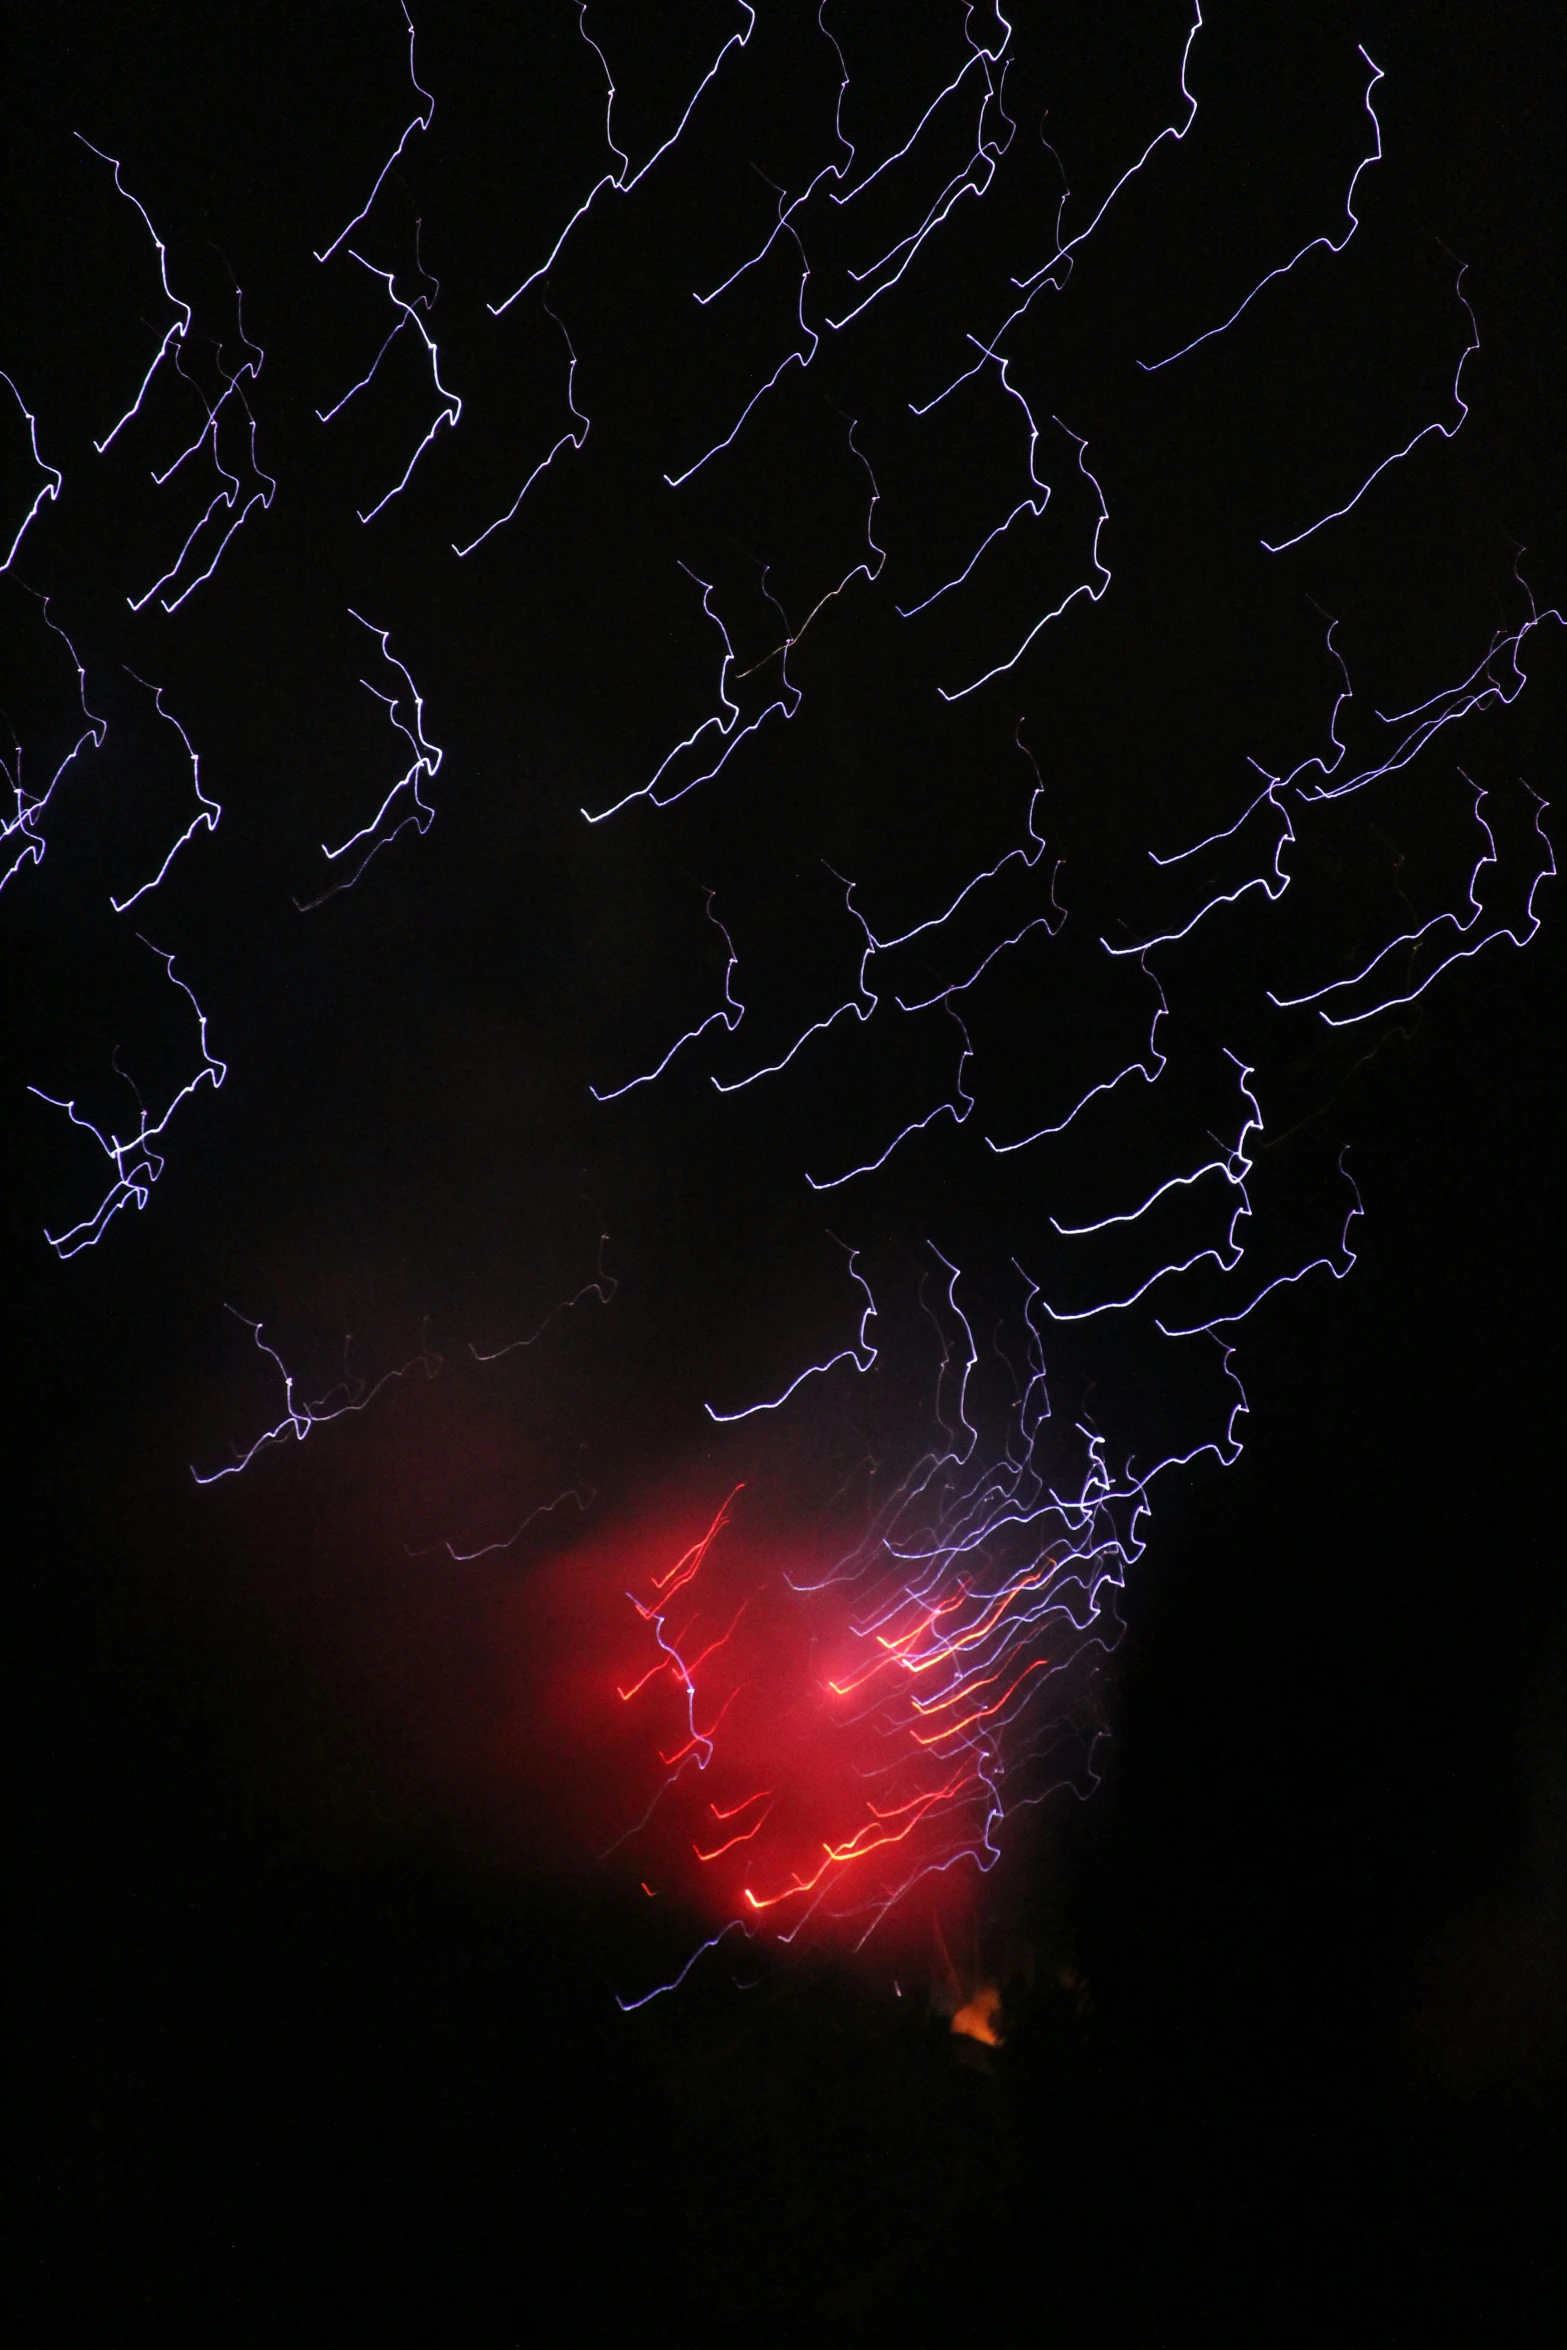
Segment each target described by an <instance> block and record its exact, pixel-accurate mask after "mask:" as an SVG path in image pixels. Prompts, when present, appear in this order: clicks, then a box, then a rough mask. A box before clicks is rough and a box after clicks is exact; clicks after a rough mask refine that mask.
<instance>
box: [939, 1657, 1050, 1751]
mask: <svg viewBox="0 0 1567 2350" xmlns="http://www.w3.org/2000/svg"><path fill="white" fill-rule="evenodd" d="M1049 1662H1050V1659H1049V1658H1048V1657H1044V1656H1041V1657H1036V1658H1035V1660H1034V1662H1033V1663H1032V1664H1031V1665H1025V1666H1024V1667H1023V1670H1022V1671H1021V1672H1020V1673H1019V1675H1018V1677H1017V1679H1016V1680H1015V1681H1014V1682H1013V1684H1012V1688H1011V1689H1008V1690H1006V1691H1004V1692H1003V1694H1002V1695H1001V1696H1000V1697H998V1698H997V1699H996V1702H995V1704H994V1705H982V1706H980V1707H979V1708H978V1709H977V1710H976V1711H975V1712H974V1713H971V1714H965V1715H964V1717H963V1719H962V1721H961V1722H949V1723H948V1724H947V1727H946V1728H945V1729H944V1730H937V1731H935V1732H934V1734H933V1735H932V1736H931V1737H929V1738H922V1737H921V1736H920V1733H919V1732H918V1730H916V1731H915V1732H914V1742H915V1744H916V1745H917V1746H939V1745H940V1743H941V1741H942V1739H943V1738H955V1737H956V1736H957V1734H958V1732H959V1731H960V1730H967V1729H970V1728H971V1727H972V1726H973V1724H974V1723H975V1722H988V1721H989V1719H990V1717H991V1715H992V1714H998V1713H1000V1711H1001V1708H1002V1707H1003V1706H1004V1705H1005V1704H1006V1702H1007V1700H1008V1698H1010V1697H1011V1695H1012V1693H1013V1690H1017V1689H1021V1688H1022V1686H1023V1683H1024V1682H1025V1681H1026V1680H1027V1679H1028V1677H1029V1675H1030V1674H1031V1673H1042V1672H1043V1671H1044V1669H1045V1667H1046V1665H1047V1664H1048V1663H1049ZM991 1679H992V1680H994V1679H995V1675H994V1674H992V1675H991ZM978 1686H979V1687H980V1688H981V1689H983V1688H984V1686H985V1684H984V1682H983V1681H981V1682H980V1683H979V1684H978ZM959 1694H960V1695H967V1694H968V1692H967V1691H960V1692H959Z"/></svg>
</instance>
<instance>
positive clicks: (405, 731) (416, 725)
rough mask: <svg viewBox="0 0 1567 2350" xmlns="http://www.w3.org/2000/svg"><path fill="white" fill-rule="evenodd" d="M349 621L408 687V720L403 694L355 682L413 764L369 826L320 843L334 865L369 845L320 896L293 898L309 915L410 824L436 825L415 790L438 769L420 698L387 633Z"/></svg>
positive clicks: (355, 616)
mask: <svg viewBox="0 0 1567 2350" xmlns="http://www.w3.org/2000/svg"><path fill="white" fill-rule="evenodd" d="M348 617H349V618H350V620H357V621H358V623H359V625H360V627H361V628H365V629H368V630H369V632H370V634H371V635H372V636H373V637H374V638H375V639H376V641H377V643H378V644H379V645H380V648H381V658H382V660H383V661H385V663H386V664H387V667H388V668H390V669H395V670H396V671H397V672H398V674H399V676H400V677H401V678H402V680H403V683H404V685H405V686H406V687H407V689H408V700H409V703H410V705H411V710H412V718H411V721H410V719H408V718H403V717H400V716H399V715H398V712H399V708H400V706H401V703H402V696H401V694H397V693H391V694H388V693H383V692H382V690H381V688H380V687H379V686H377V685H372V684H371V683H370V680H369V678H368V677H362V678H361V679H360V680H359V682H360V684H361V685H362V686H363V687H364V689H365V692H366V693H367V694H373V695H374V696H375V699H376V700H377V701H378V702H382V703H384V704H385V706H386V714H387V717H388V718H389V720H390V721H391V723H392V725H393V727H394V728H395V729H396V731H397V732H398V733H399V734H400V735H403V736H405V737H406V739H407V741H408V743H409V744H410V746H411V747H412V749H413V752H414V762H413V765H412V766H411V767H410V768H409V769H408V772H407V773H406V774H405V775H402V776H400V777H399V778H398V780H397V782H396V783H394V784H393V786H392V788H391V790H390V791H389V792H388V793H387V795H386V797H385V799H384V800H383V801H382V802H381V805H380V807H379V808H377V810H376V812H375V814H374V815H373V816H372V817H371V819H370V821H369V823H368V824H362V825H361V826H360V827H359V830H358V831H357V832H353V833H350V834H349V836H348V838H347V840H345V841H340V842H339V843H338V845H337V847H336V848H331V847H329V846H328V844H327V843H326V842H325V841H323V842H322V843H321V854H322V856H323V857H325V858H326V860H327V862H328V864H331V865H335V864H337V863H338V862H339V860H340V859H341V858H344V857H347V856H351V855H352V853H353V852H354V850H356V849H359V848H364V844H365V843H366V842H368V843H369V846H368V848H364V854H363V855H362V856H361V857H360V859H359V861H358V863H357V864H356V865H355V866H354V868H353V870H352V872H350V873H349V874H347V875H346V877H345V878H344V879H343V880H342V881H334V882H333V883H332V885H331V887H330V888H329V889H324V890H323V891H322V892H321V894H320V896H319V897H314V898H309V899H306V900H301V899H299V898H296V899H295V900H294V904H295V906H296V907H297V908H298V910H299V912H300V913H301V914H313V913H314V912H315V911H316V909H317V907H319V906H324V905H325V904H326V903H327V901H328V899H329V898H335V897H337V896H339V895H340V894H341V893H342V892H343V891H344V890H345V889H352V888H353V887H354V885H355V883H356V882H357V881H358V880H359V879H360V878H361V876H362V875H363V873H364V871H365V868H366V867H367V866H368V865H369V863H370V861H371V859H372V858H373V857H376V856H379V854H380V852H381V851H382V849H388V848H390V847H391V845H392V843H393V841H394V840H396V839H397V838H398V836H399V835H400V834H401V833H404V832H406V831H407V829H408V827H409V825H410V824H412V825H414V826H415V827H416V828H417V830H418V831H419V833H420V834H421V835H423V834H424V833H426V832H428V831H429V829H430V827H431V825H432V824H433V823H434V822H435V810H434V809H433V808H432V807H431V806H430V804H429V802H428V800H426V799H425V798H424V796H423V794H422V793H421V791H420V788H419V785H420V778H421V777H423V778H425V779H426V780H427V781H433V779H434V778H435V776H436V775H437V774H438V773H439V771H440V765H441V752H440V748H439V746H438V745H437V744H435V743H432V742H430V741H429V740H428V739H427V737H426V735H425V731H424V696H423V695H422V694H421V693H420V691H419V689H418V687H417V686H416V685H415V684H414V681H413V678H412V677H411V675H410V674H409V672H408V670H407V668H406V667H405V666H404V664H403V663H402V662H401V661H399V660H398V659H397V658H396V656H395V655H394V654H392V653H390V652H389V651H388V650H387V643H388V640H389V638H390V636H391V633H392V632H391V630H390V629H389V628H377V627H376V625H375V623H374V621H373V620H366V619H365V618H364V616H363V614H362V613H359V612H356V611H354V609H353V607H352V606H350V607H349V613H348ZM404 794H406V795H407V799H408V802H409V806H408V812H407V814H406V815H403V816H399V817H398V819H397V822H396V823H395V824H394V825H393V826H392V828H391V830H390V831H387V830H385V829H384V826H385V824H386V819H387V817H388V815H389V814H390V813H391V810H392V809H393V807H394V806H395V805H396V804H397V803H398V801H399V800H400V799H402V797H403V796H404Z"/></svg>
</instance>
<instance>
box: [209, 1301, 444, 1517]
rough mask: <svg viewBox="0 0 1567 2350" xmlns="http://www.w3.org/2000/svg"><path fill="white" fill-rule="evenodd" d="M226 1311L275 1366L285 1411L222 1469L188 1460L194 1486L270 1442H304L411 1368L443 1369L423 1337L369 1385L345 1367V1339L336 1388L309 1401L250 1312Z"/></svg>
mask: <svg viewBox="0 0 1567 2350" xmlns="http://www.w3.org/2000/svg"><path fill="white" fill-rule="evenodd" d="M225 1311H226V1312H228V1313H230V1314H232V1315H233V1316H234V1319H235V1321H236V1322H239V1323H242V1324H243V1326H244V1327H245V1329H247V1330H248V1331H249V1332H250V1335H251V1338H252V1340H253V1342H254V1344H255V1346H256V1348H257V1350H258V1352H259V1353H261V1354H264V1355H265V1356H266V1357H267V1360H268V1361H269V1362H270V1363H272V1364H273V1366H274V1367H275V1369H276V1371H277V1375H278V1377H279V1379H280V1380H281V1382H282V1386H283V1416H282V1418H281V1419H280V1420H278V1421H277V1422H276V1423H275V1424H274V1425H273V1426H272V1427H270V1428H264V1429H263V1430H262V1432H261V1434H260V1435H259V1436H257V1437H254V1438H252V1440H251V1442H250V1443H249V1444H248V1445H246V1446H244V1447H243V1449H241V1447H240V1446H238V1445H235V1446H233V1447H232V1450H233V1453H234V1458H233V1459H232V1460H231V1461H227V1462H225V1463H224V1465H223V1467H222V1468H219V1469H205V1470H203V1469H198V1468H196V1467H195V1465H194V1464H192V1466H191V1472H190V1473H191V1475H192V1477H193V1478H194V1479H195V1481H196V1483H197V1484H198V1485H216V1484H219V1483H220V1482H221V1481H222V1479H223V1478H225V1477H238V1476H241V1475H243V1473H244V1471H245V1470H246V1469H248V1468H249V1466H250V1464H251V1462H252V1461H253V1460H254V1459H255V1458H256V1456H257V1454H258V1453H262V1452H265V1451H266V1449H267V1447H268V1446H269V1445H273V1444H286V1443H288V1442H289V1441H290V1440H292V1441H293V1442H294V1443H295V1444H303V1443H304V1441H305V1439H306V1437H307V1436H309V1435H310V1434H311V1433H312V1431H313V1430H315V1429H317V1428H324V1427H326V1426H328V1425H329V1424H330V1422H332V1421H333V1420H341V1419H344V1418H345V1417H347V1416H348V1415H350V1414H352V1413H356V1412H364V1411H368V1410H369V1408H370V1406H371V1404H373V1403H374V1401H375V1399H376V1397H377V1396H378V1395H380V1394H382V1393H384V1391H385V1390H386V1389H387V1388H388V1387H390V1386H391V1385H392V1384H393V1383H394V1381H396V1380H399V1379H405V1378H406V1377H407V1375H408V1373H409V1372H410V1371H415V1370H418V1371H422V1372H423V1373H424V1375H425V1377H426V1378H427V1379H433V1378H434V1377H435V1375H436V1373H437V1372H438V1371H439V1370H440V1368H441V1358H440V1356H439V1355H438V1354H435V1353H434V1352H432V1350H431V1348H430V1345H429V1342H428V1340H426V1341H425V1343H424V1344H423V1345H422V1346H421V1347H420V1350H419V1352H418V1353H417V1354H416V1355H413V1356H411V1357H410V1358H409V1360H408V1361H407V1362H406V1363H398V1364H396V1365H394V1367H393V1368H392V1369H391V1370H389V1371H383V1372H382V1374H381V1376H380V1378H379V1379H376V1380H374V1381H372V1382H371V1383H369V1384H368V1385H367V1384H366V1382H365V1381H364V1380H363V1379H361V1378H359V1377H358V1376H357V1375H356V1374H355V1373H354V1372H352V1371H350V1369H349V1368H348V1350H349V1348H350V1346H351V1345H352V1344H353V1340H352V1338H345V1339H344V1341H343V1376H342V1378H341V1379H340V1380H339V1382H338V1383H337V1385H336V1386H335V1387H330V1388H328V1389H327V1391H326V1393H325V1394H324V1395H320V1396H317V1397H316V1398H315V1399H314V1400H313V1401H309V1402H307V1401H303V1400H301V1398H300V1397H299V1396H298V1395H297V1394H296V1393H295V1383H294V1375H293V1373H292V1372H291V1371H290V1370H289V1368H288V1365H287V1364H286V1363H285V1362H284V1360H283V1357H282V1356H281V1355H280V1354H279V1353H278V1350H277V1348H276V1347H275V1346H272V1345H270V1344H269V1343H268V1342H267V1340H266V1339H264V1338H263V1337H262V1335H261V1332H262V1328H263V1325H262V1324H261V1323H260V1322H253V1321H252V1320H251V1319H250V1316H249V1315H248V1314H242V1313H240V1311H239V1310H238V1308H237V1307H235V1306H228V1307H226V1308H225Z"/></svg>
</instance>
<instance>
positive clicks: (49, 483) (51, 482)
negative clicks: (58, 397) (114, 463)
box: [0, 367, 65, 572]
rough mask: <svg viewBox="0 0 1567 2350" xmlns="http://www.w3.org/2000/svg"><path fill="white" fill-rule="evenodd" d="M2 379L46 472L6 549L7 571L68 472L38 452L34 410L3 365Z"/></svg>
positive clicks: (36, 460) (37, 462)
mask: <svg viewBox="0 0 1567 2350" xmlns="http://www.w3.org/2000/svg"><path fill="white" fill-rule="evenodd" d="M0 383H4V384H5V385H6V386H7V388H8V389H9V391H10V393H11V395H12V397H13V398H14V400H15V401H16V404H17V406H18V408H20V410H21V411H22V416H23V418H24V420H25V422H26V425H27V445H28V448H29V450H30V451H31V453H32V460H33V463H34V464H35V465H36V466H37V468H38V470H39V472H40V473H41V474H43V476H44V482H43V486H42V488H41V489H39V490H38V491H37V493H36V494H35V496H34V498H33V502H32V504H31V505H30V506H29V507H28V509H27V512H26V513H25V514H24V515H23V517H22V520H21V523H20V525H19V526H18V528H17V533H16V536H15V537H14V538H13V539H12V541H11V544H10V547H9V548H8V550H7V552H6V558H5V561H4V562H3V563H0V572H6V571H9V570H10V568H11V566H12V564H13V563H14V562H15V561H16V558H17V554H18V552H19V551H20V548H21V544H22V541H23V539H25V538H26V536H27V534H28V532H29V531H30V530H31V529H32V527H33V524H34V523H35V522H36V521H37V519H38V515H39V512H40V509H41V508H42V507H43V506H45V505H46V504H52V503H53V502H54V500H55V499H57V498H58V497H59V495H60V492H61V490H62V489H63V488H64V486H65V476H64V474H63V473H62V472H61V471H60V468H59V467H58V466H57V465H50V464H49V463H48V462H47V460H46V459H45V458H43V457H40V455H39V454H38V419H37V417H36V416H35V415H34V414H33V412H32V410H31V409H30V408H29V407H28V405H27V402H26V401H25V400H24V399H23V397H22V395H21V393H20V392H19V391H18V390H17V388H16V385H15V383H14V382H13V381H12V379H11V377H10V376H8V375H7V374H6V371H5V369H4V368H3V367H0Z"/></svg>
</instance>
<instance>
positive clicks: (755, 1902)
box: [745, 1771, 977, 1910]
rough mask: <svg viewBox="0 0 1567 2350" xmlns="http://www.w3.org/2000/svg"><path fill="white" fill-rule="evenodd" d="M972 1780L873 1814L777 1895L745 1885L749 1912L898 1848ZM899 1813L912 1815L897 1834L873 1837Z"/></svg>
mask: <svg viewBox="0 0 1567 2350" xmlns="http://www.w3.org/2000/svg"><path fill="white" fill-rule="evenodd" d="M976 1776H977V1774H976V1773H975V1772H972V1771H964V1772H960V1773H959V1775H958V1777H957V1778H955V1779H951V1780H949V1781H948V1783H947V1785H946V1786H945V1787H937V1788H935V1789H933V1790H932V1791H931V1793H929V1794H928V1795H915V1796H911V1797H910V1798H909V1801H908V1802H907V1803H904V1804H899V1805H896V1806H895V1807H894V1808H893V1809H892V1810H891V1811H888V1812H881V1813H877V1814H876V1817H875V1818H874V1819H872V1820H868V1821H867V1822H866V1824H865V1826H864V1827H863V1828H857V1829H856V1830H855V1832H854V1834H853V1835H852V1836H851V1837H850V1838H849V1841H848V1842H847V1844H827V1845H824V1846H823V1847H822V1849H823V1851H824V1852H825V1853H826V1855H827V1858H826V1859H825V1860H824V1861H823V1862H822V1864H821V1867H820V1868H819V1869H818V1870H817V1871H816V1874H815V1875H814V1876H812V1877H796V1878H795V1881H794V1883H793V1884H792V1885H786V1886H785V1887H784V1889H783V1891H782V1892H781V1893H772V1894H767V1895H761V1894H757V1893H753V1892H752V1891H751V1888H750V1886H749V1885H747V1887H746V1888H745V1898H746V1900H747V1901H748V1902H749V1903H750V1905H751V1907H752V1909H754V1910H763V1909H776V1908H777V1906H778V1904H779V1902H780V1901H787V1900H788V1899H789V1897H790V1895H791V1894H793V1893H814V1892H815V1890H816V1888H817V1886H818V1885H819V1884H820V1883H821V1881H822V1879H823V1877H825V1876H826V1874H827V1871H828V1870H829V1869H830V1868H840V1867H843V1866H845V1865H846V1864H847V1863H848V1862H849V1861H851V1860H864V1859H866V1858H867V1857H868V1855H869V1854H871V1853H873V1852H880V1851H882V1850H883V1848H884V1847H885V1846H887V1845H889V1844H901V1843H902V1842H903V1841H904V1839H905V1838H906V1837H907V1836H910V1835H912V1834H913V1832H914V1830H915V1829H916V1828H917V1827H918V1826H919V1823H920V1821H921V1820H922V1819H923V1818H924V1817H925V1814H926V1813H927V1812H928V1811H930V1810H931V1809H932V1808H933V1806H934V1805H936V1804H938V1803H947V1802H950V1801H951V1799H952V1798H953V1796H955V1795H956V1794H957V1793H958V1792H959V1790H960V1789H961V1788H963V1787H965V1786H967V1785H968V1784H969V1783H970V1781H971V1780H973V1779H974V1778H975V1777H976ZM874 1809H875V1807H874V1805H873V1806H872V1810H873V1811H874ZM900 1811H906V1812H909V1813H911V1814H912V1817H911V1818H910V1819H908V1820H907V1821H906V1822H905V1824H904V1825H903V1826H902V1827H901V1828H900V1829H899V1830H898V1832H897V1834H896V1835H884V1836H878V1835H876V1833H875V1830H876V1829H877V1828H879V1827H884V1826H885V1825H886V1822H887V1821H888V1820H890V1819H896V1818H897V1816H898V1813H899V1812H900ZM867 1836H868V1837H870V1839H871V1841H870V1842H869V1843H862V1842H861V1841H860V1839H861V1838H862V1837H867Z"/></svg>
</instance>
